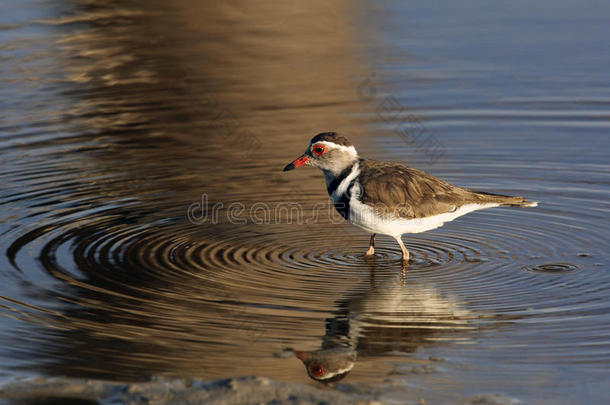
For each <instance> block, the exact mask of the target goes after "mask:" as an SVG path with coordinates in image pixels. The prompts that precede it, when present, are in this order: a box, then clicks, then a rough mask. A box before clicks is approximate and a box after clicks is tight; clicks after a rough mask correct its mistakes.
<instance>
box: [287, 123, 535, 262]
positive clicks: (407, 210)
mask: <svg viewBox="0 0 610 405" xmlns="http://www.w3.org/2000/svg"><path fill="white" fill-rule="evenodd" d="M301 166H314V167H317V168H319V169H321V170H322V172H323V173H324V179H325V181H326V189H327V191H328V195H329V196H330V199H331V201H332V203H333V205H334V207H335V209H336V210H337V212H339V214H340V215H341V216H342V217H343V218H345V219H346V220H347V222H349V223H350V224H353V225H355V226H357V227H360V228H362V229H364V230H365V231H367V232H369V233H370V234H371V237H370V242H369V247H368V249H367V250H366V252H365V254H364V256H365V257H372V256H373V255H374V254H375V237H376V235H377V234H381V235H387V236H390V237H392V238H394V239H395V240H396V242H397V243H398V246H399V247H400V250H401V252H402V254H401V261H402V264H403V265H408V263H409V257H410V255H409V251H408V250H407V248H406V247H405V245H404V243H403V241H402V235H404V234H414V233H420V232H425V231H429V230H432V229H436V228H438V227H440V226H442V225H443V224H444V223H446V222H450V221H453V220H454V219H456V218H458V217H461V216H462V215H465V214H468V213H470V212H473V211H477V210H481V209H486V208H492V207H535V206H537V205H538V203H537V202H536V201H528V200H526V199H525V198H523V197H516V196H508V195H501V194H492V193H487V192H483V191H474V190H470V189H467V188H462V187H459V186H456V185H453V184H451V183H448V182H446V181H444V180H441V179H439V178H437V177H435V176H433V175H431V174H428V173H425V172H423V171H421V170H418V169H415V168H412V167H408V166H406V165H404V164H401V163H396V162H382V161H378V160H373V159H365V158H361V157H360V156H359V155H358V152H357V151H356V148H355V147H354V145H353V144H352V143H351V142H350V141H349V140H348V139H347V138H346V137H345V136H343V135H341V134H339V133H337V132H322V133H319V134H317V135H316V136H314V137H313V138H312V139H311V141H310V142H309V145H307V149H305V153H303V154H302V155H301V156H299V157H298V158H296V159H295V160H294V161H292V162H291V163H289V164H287V165H286V166H285V167H284V171H285V172H286V171H289V170H293V169H296V168H297V167H301Z"/></svg>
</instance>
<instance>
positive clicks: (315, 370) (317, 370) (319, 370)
mask: <svg viewBox="0 0 610 405" xmlns="http://www.w3.org/2000/svg"><path fill="white" fill-rule="evenodd" d="M309 371H310V372H311V374H312V375H313V376H314V377H320V376H322V375H324V373H325V371H324V367H322V366H321V365H319V364H318V363H313V364H312V365H311V366H309Z"/></svg>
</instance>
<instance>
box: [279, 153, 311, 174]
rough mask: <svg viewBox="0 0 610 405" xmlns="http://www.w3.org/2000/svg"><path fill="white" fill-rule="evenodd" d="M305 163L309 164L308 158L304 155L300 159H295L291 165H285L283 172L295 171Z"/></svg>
mask: <svg viewBox="0 0 610 405" xmlns="http://www.w3.org/2000/svg"><path fill="white" fill-rule="evenodd" d="M307 162H309V158H308V157H307V156H305V155H301V156H300V157H298V158H296V159H295V160H294V161H293V162H292V163H289V164H287V165H286V167H284V171H285V172H287V171H288V170H292V169H296V168H297V167H299V166H303V165H304V164H305V163H307Z"/></svg>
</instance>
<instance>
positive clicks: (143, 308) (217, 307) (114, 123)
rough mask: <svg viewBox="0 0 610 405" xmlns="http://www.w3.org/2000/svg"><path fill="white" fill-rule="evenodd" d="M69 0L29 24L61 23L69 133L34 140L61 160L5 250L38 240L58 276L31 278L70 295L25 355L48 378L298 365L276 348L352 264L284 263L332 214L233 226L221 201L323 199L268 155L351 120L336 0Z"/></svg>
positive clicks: (305, 327)
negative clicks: (52, 183)
mask: <svg viewBox="0 0 610 405" xmlns="http://www.w3.org/2000/svg"><path fill="white" fill-rule="evenodd" d="M72 5H73V7H74V8H73V10H70V11H69V12H68V13H66V15H65V16H64V15H62V16H57V17H48V18H45V19H42V20H41V21H40V22H41V23H43V24H45V25H47V26H49V27H50V29H51V30H52V31H53V32H54V33H59V34H58V35H59V37H58V40H57V41H56V47H57V54H56V55H55V57H56V58H57V62H56V65H55V66H59V67H60V69H61V74H62V75H63V79H62V80H60V81H57V82H55V83H54V86H55V89H56V90H57V93H56V94H57V95H58V97H60V98H61V99H62V102H63V103H64V104H66V105H68V106H69V107H68V108H67V109H66V110H65V111H62V113H61V114H60V115H59V116H57V117H56V119H57V120H58V122H59V123H60V124H61V125H63V130H64V131H66V132H67V133H68V136H65V137H61V138H60V137H56V136H54V135H50V136H48V137H46V139H44V140H43V141H42V143H41V144H38V145H30V148H39V150H40V151H41V152H40V156H42V157H44V155H45V154H48V155H51V156H57V159H56V160H54V161H53V163H52V164H47V165H46V166H45V170H47V172H49V171H52V172H55V173H64V174H65V175H64V176H63V177H60V182H59V184H58V186H57V189H56V190H55V193H54V195H53V197H54V198H55V200H54V201H55V204H56V206H53V205H51V206H50V209H51V210H52V212H53V213H54V215H55V216H54V217H51V218H49V219H48V223H49V225H48V226H38V227H36V229H34V230H33V231H30V232H28V233H26V236H24V237H22V238H20V239H18V240H17V241H15V242H13V243H12V244H11V246H10V248H9V251H10V252H13V253H11V255H12V256H14V257H17V258H19V257H20V255H23V254H25V251H26V245H27V244H28V243H30V242H31V241H32V240H40V241H41V242H40V243H41V245H42V248H41V250H40V253H39V254H40V262H41V264H42V269H43V270H44V272H46V273H47V274H48V275H50V276H51V278H52V279H54V280H55V281H56V282H57V281H59V282H60V286H59V287H51V288H48V289H45V290H44V292H42V293H40V296H41V297H45V296H46V297H47V298H46V299H48V300H49V301H60V302H62V303H64V305H65V306H66V309H63V310H62V311H61V315H60V316H58V317H53V318H51V319H49V320H48V323H49V324H50V325H52V326H53V329H51V330H50V331H49V330H46V329H45V330H42V331H40V335H44V336H45V344H44V345H41V346H40V347H38V348H37V349H36V351H37V353H38V354H37V356H40V357H41V358H44V359H45V361H44V364H45V365H46V368H47V371H48V372H50V373H53V374H56V373H60V374H68V375H76V376H97V377H100V376H101V377H104V378H119V379H140V378H142V377H143V375H144V374H155V375H156V374H170V375H198V376H205V377H222V376H229V375H236V374H264V375H270V376H273V377H276V378H282V379H295V376H297V375H298V374H299V370H298V368H297V366H296V365H294V364H292V363H291V362H289V361H285V360H281V359H276V358H274V357H273V356H272V354H273V353H275V352H279V351H281V350H282V348H283V347H285V346H286V345H290V344H291V343H290V342H292V341H293V340H294V339H299V340H300V341H301V340H302V339H303V337H307V338H306V340H307V339H309V340H312V339H314V340H315V339H316V336H317V334H318V333H319V320H320V319H323V317H324V315H325V313H326V312H327V311H328V310H329V309H330V308H332V303H333V301H334V299H335V298H336V297H335V296H334V295H333V294H326V295H322V296H320V295H319V292H320V291H324V290H327V291H337V290H340V289H342V288H345V286H344V283H345V281H348V284H349V279H350V278H351V279H356V278H357V277H358V275H357V274H353V275H351V276H349V275H348V276H347V280H342V279H335V280H334V281H333V282H329V280H325V281H324V279H321V280H320V282H319V283H320V284H326V286H325V287H322V289H321V290H315V289H313V286H314V285H316V284H317V283H318V282H316V281H315V278H312V277H315V276H316V274H319V273H320V271H321V270H322V269H316V268H307V267H304V268H300V269H298V270H297V271H295V270H294V269H293V270H292V273H291V270H290V269H286V268H285V263H284V261H287V262H292V261H295V262H296V261H298V258H299V257H304V256H307V255H311V254H312V253H311V252H316V253H315V254H319V253H318V252H325V251H328V247H327V240H326V239H327V237H328V238H331V237H334V238H335V242H336V245H337V246H339V245H340V244H339V243H338V241H337V235H340V234H341V233H340V232H341V230H340V227H337V228H333V229H328V230H326V231H324V229H325V227H324V224H325V223H326V224H328V221H329V219H328V218H324V217H323V218H322V220H321V221H319V223H316V224H310V225H309V226H308V228H307V229H308V231H307V232H310V233H311V235H315V238H313V239H312V238H311V237H308V236H305V237H298V236H299V232H296V233H294V234H290V232H293V231H294V230H295V225H293V224H286V223H282V224H265V225H263V226H261V225H257V224H253V223H251V222H250V223H248V224H245V225H236V224H233V223H229V222H228V221H227V218H226V207H227V205H228V204H229V203H230V202H236V201H237V202H241V203H244V204H246V205H251V204H253V203H258V202H265V203H270V204H271V203H278V202H282V201H298V202H301V203H303V204H304V207H305V209H308V207H309V208H310V207H311V206H312V205H313V204H314V203H317V202H319V201H326V200H327V196H326V192H325V190H324V186H323V182H321V181H320V178H319V175H318V173H314V172H313V171H308V172H303V173H298V174H296V175H294V176H291V178H290V179H287V178H286V177H285V176H284V174H283V173H281V168H282V167H283V162H284V161H285V160H286V156H292V155H294V154H295V153H297V152H300V151H301V150H302V149H303V148H304V147H305V145H306V142H307V140H308V139H309V138H310V137H311V136H312V134H314V133H315V132H318V131H320V130H321V129H335V128H341V129H342V130H348V131H349V130H353V134H354V135H355V137H357V135H358V133H357V131H356V127H357V126H358V125H359V124H360V122H359V120H358V119H356V118H354V116H355V112H357V111H358V109H359V108H360V107H359V105H358V101H357V95H356V89H357V84H358V81H359V80H360V77H362V76H363V73H362V69H361V68H360V66H359V64H358V60H357V58H356V57H355V56H354V54H353V53H352V51H353V50H355V48H356V47H357V45H356V44H354V43H353V42H352V41H353V38H352V34H353V33H352V29H351V28H352V23H351V22H350V10H349V6H348V4H347V3H346V2H338V3H335V4H333V5H332V6H329V5H328V4H327V3H326V2H321V1H313V2H308V3H307V5H298V4H293V2H287V3H286V4H285V5H281V6H279V7H277V5H276V4H275V3H272V2H269V3H268V4H266V5H265V4H261V3H260V2H257V3H255V4H254V3H248V2H239V3H222V4H218V3H216V2H198V1H181V2H172V3H167V2H153V3H150V2H146V3H141V2H131V1H113V2H108V3H104V4H103V5H100V4H99V3H96V2H72ZM276 20H282V22H281V23H279V24H270V21H276ZM28 164H30V165H31V166H36V165H40V164H41V163H40V161H38V160H37V159H35V158H32V159H31V160H29V161H28ZM295 185H298V186H295ZM202 194H206V196H207V197H208V198H209V199H210V204H213V203H223V204H224V207H223V209H222V210H221V215H220V220H219V223H218V224H212V223H209V222H206V223H203V224H196V225H194V224H192V223H190V222H189V221H187V218H186V213H187V208H188V207H189V205H190V204H192V203H193V202H198V201H201V198H202ZM64 205H66V206H67V207H68V208H65V207H64ZM333 215H335V214H333ZM325 232H326V233H325ZM324 235H326V237H325V236H324ZM297 237H298V239H297ZM297 242H300V243H299V244H297ZM15 261H16V263H18V262H19V260H18V259H16V260H15ZM292 266H295V264H294V263H292ZM310 266H311V265H310ZM305 282H307V283H309V284H307V283H305ZM312 282H313V285H312ZM348 284H347V285H348ZM30 293H32V291H29V292H25V294H30ZM43 300H44V299H43Z"/></svg>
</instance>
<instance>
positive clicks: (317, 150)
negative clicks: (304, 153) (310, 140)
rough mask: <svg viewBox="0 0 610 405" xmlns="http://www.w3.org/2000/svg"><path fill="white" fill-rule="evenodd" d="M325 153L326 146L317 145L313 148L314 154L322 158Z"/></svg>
mask: <svg viewBox="0 0 610 405" xmlns="http://www.w3.org/2000/svg"><path fill="white" fill-rule="evenodd" d="M324 152H326V147H324V145H315V146H314V147H313V153H315V154H316V155H318V156H321V155H322V154H324Z"/></svg>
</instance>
